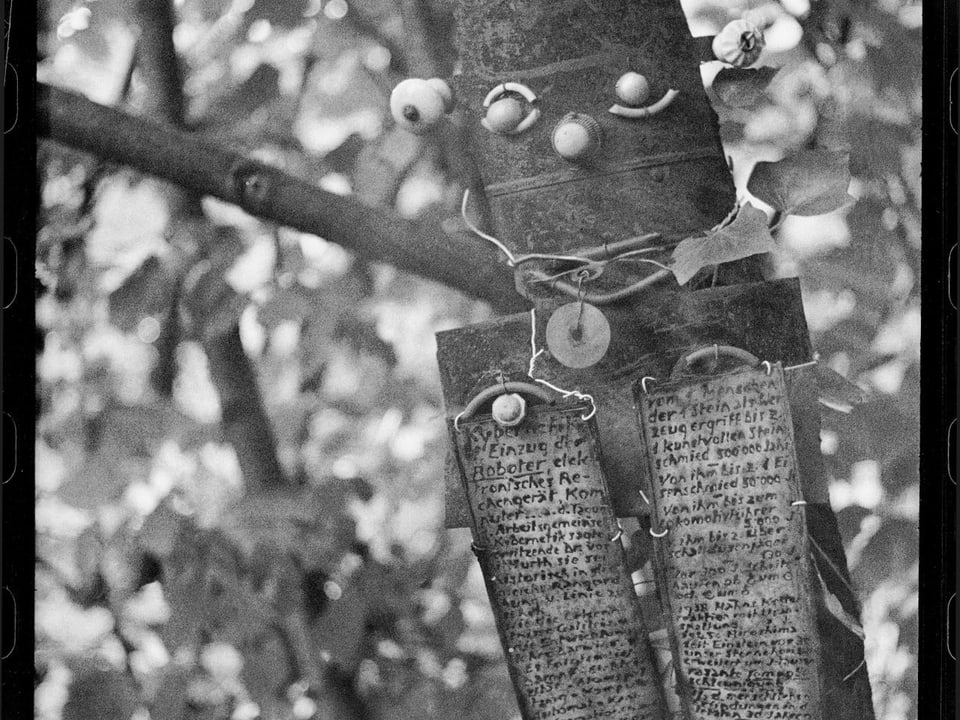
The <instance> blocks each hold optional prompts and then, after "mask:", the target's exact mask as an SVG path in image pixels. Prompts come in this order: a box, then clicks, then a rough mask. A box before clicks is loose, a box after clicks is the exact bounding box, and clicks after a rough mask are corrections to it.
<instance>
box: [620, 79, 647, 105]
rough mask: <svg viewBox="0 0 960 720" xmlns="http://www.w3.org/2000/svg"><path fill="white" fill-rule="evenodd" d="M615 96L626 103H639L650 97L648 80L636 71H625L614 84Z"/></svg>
mask: <svg viewBox="0 0 960 720" xmlns="http://www.w3.org/2000/svg"><path fill="white" fill-rule="evenodd" d="M615 89H616V93H617V98H618V99H619V100H620V101H621V102H623V103H626V104H627V105H640V104H641V103H643V102H644V101H645V100H646V99H647V98H648V97H650V82H649V81H648V80H647V79H646V78H645V77H644V76H643V75H641V74H640V73H638V72H632V71H631V72H626V73H624V74H623V75H621V76H620V79H619V80H617V85H616V88H615Z"/></svg>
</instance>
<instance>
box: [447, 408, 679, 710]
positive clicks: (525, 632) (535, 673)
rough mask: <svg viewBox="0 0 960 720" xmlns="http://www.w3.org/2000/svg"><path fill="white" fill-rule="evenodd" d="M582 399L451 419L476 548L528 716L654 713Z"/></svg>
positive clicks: (646, 663) (647, 661) (646, 652)
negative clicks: (520, 413)
mask: <svg viewBox="0 0 960 720" xmlns="http://www.w3.org/2000/svg"><path fill="white" fill-rule="evenodd" d="M587 412H589V406H574V407H566V408H553V407H550V406H546V405H540V406H534V407H531V408H529V411H528V415H527V417H526V419H525V420H524V421H523V423H522V424H521V425H519V426H517V427H516V428H501V427H500V426H499V425H497V424H496V423H495V422H494V421H493V420H492V418H490V417H489V416H484V417H479V418H477V419H475V420H467V421H463V422H461V423H460V428H459V430H457V429H455V428H454V427H453V425H452V424H451V433H452V436H453V441H454V444H455V446H456V448H457V459H458V465H459V468H460V472H461V477H462V482H463V487H464V491H465V494H466V496H467V499H468V502H469V507H470V511H471V515H472V518H473V534H474V541H475V547H476V548H477V556H478V558H479V560H480V563H481V567H482V568H483V571H484V576H485V580H486V584H487V592H488V595H489V597H490V602H491V605H492V606H493V610H494V614H495V616H496V619H497V627H498V630H499V632H500V637H501V641H502V643H503V646H504V651H505V654H506V657H507V662H508V664H509V666H510V670H511V676H512V678H513V682H514V686H515V689H516V693H517V697H518V700H519V704H520V707H521V711H522V713H523V716H524V718H525V719H526V720H533V719H534V718H536V720H638V719H639V720H659V719H660V718H662V717H663V714H662V711H661V708H662V701H661V697H662V693H661V689H660V685H659V679H658V676H657V674H656V672H655V670H654V664H653V657H652V654H651V649H650V646H649V640H648V635H647V631H646V630H645V629H644V625H643V622H642V619H641V616H640V608H639V603H638V600H637V596H636V594H635V592H634V590H633V585H632V583H631V580H630V575H629V573H628V572H627V570H626V568H625V565H624V554H623V546H622V544H621V542H620V540H619V535H618V525H617V521H616V518H615V517H614V514H613V511H612V509H611V506H610V498H609V494H608V493H607V488H606V484H605V482H604V478H603V473H602V471H601V469H600V453H599V447H598V444H597V439H596V430H595V427H594V425H593V423H592V422H590V421H584V420H583V419H582V416H583V415H584V414H585V413H587Z"/></svg>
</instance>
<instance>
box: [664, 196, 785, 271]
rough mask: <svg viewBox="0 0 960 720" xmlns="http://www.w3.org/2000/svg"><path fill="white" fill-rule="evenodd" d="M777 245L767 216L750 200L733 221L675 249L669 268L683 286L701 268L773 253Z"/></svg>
mask: <svg viewBox="0 0 960 720" xmlns="http://www.w3.org/2000/svg"><path fill="white" fill-rule="evenodd" d="M775 248H776V245H775V244H774V242H773V237H772V236H771V235H770V230H769V229H768V228H767V216H766V214H765V213H764V212H763V211H762V210H758V209H757V208H755V207H753V205H750V204H749V203H748V204H746V205H744V206H743V207H742V208H740V212H739V213H737V217H736V218H735V219H734V221H733V222H732V223H730V224H729V225H727V226H726V227H722V228H720V229H719V230H715V231H712V232H710V233H708V234H706V235H703V236H700V237H690V238H687V239H686V240H683V241H682V242H681V243H680V244H679V245H677V247H676V248H675V249H674V251H673V263H672V264H671V265H670V270H672V271H673V274H674V275H676V277H677V282H678V283H680V284H681V285H683V284H685V283H687V282H689V281H690V279H691V278H692V277H693V276H694V275H696V274H697V273H698V272H699V271H700V269H701V268H705V267H709V266H711V265H719V264H720V263H726V262H732V261H733V260H739V259H741V258H745V257H749V256H750V255H757V254H759V253H767V252H772V251H773V250H774V249H775Z"/></svg>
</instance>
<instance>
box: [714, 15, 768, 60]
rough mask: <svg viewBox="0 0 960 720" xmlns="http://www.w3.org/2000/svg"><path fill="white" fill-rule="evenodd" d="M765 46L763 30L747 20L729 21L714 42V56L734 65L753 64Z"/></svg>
mask: <svg viewBox="0 0 960 720" xmlns="http://www.w3.org/2000/svg"><path fill="white" fill-rule="evenodd" d="M763 46H764V39H763V31H762V30H761V29H760V28H758V27H757V26H756V25H754V24H753V23H751V22H748V21H747V20H734V21H733V22H729V23H727V24H726V25H725V26H724V28H723V30H721V31H720V32H719V33H717V36H716V37H715V38H714V39H713V44H712V48H713V55H714V57H716V58H717V60H720V61H722V62H725V63H727V64H728V65H733V66H734V67H747V66H748V65H753V63H755V62H756V61H757V59H758V58H759V57H760V52H761V51H762V50H763Z"/></svg>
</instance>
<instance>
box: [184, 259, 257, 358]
mask: <svg viewBox="0 0 960 720" xmlns="http://www.w3.org/2000/svg"><path fill="white" fill-rule="evenodd" d="M246 307H247V297H246V296H245V295H242V294H240V293H238V292H237V291H236V290H234V289H233V287H231V285H230V283H228V282H227V280H226V277H225V276H224V273H223V269H222V268H217V267H214V266H211V265H209V264H204V265H203V267H201V268H198V269H196V270H195V271H192V272H191V278H190V280H189V284H188V286H186V287H185V288H184V292H183V294H182V296H181V311H182V312H183V315H184V319H185V320H186V322H187V324H188V327H189V328H190V330H191V331H192V332H193V333H194V335H195V336H197V337H200V338H203V339H204V340H207V341H210V340H215V339H216V338H218V337H222V336H224V335H227V334H228V333H230V332H232V331H233V329H234V328H235V327H236V326H237V323H239V322H240V315H241V314H243V311H244V310H245V309H246Z"/></svg>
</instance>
